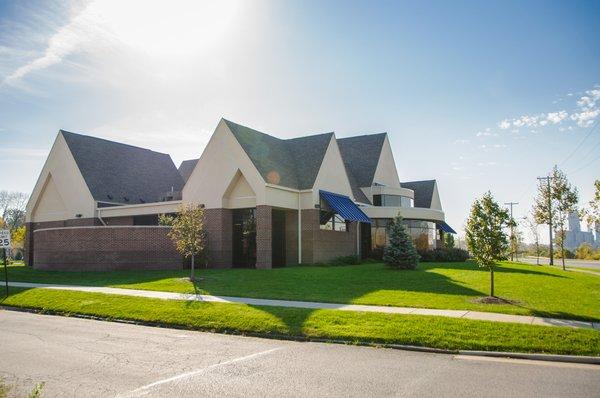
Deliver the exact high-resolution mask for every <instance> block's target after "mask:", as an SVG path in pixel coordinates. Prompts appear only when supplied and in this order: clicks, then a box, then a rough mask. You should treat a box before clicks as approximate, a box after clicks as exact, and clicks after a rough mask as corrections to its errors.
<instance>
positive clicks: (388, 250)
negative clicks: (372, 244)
mask: <svg viewBox="0 0 600 398" xmlns="http://www.w3.org/2000/svg"><path fill="white" fill-rule="evenodd" d="M383 261H385V263H386V264H387V265H389V266H391V267H394V268H398V269H415V268H417V265H418V264H419V254H418V253H417V250H416V249H415V245H414V244H413V242H412V239H411V238H410V235H409V234H408V232H406V227H404V220H403V218H402V216H401V215H400V214H398V215H397V216H396V218H395V219H394V221H393V222H392V225H391V227H390V243H389V245H387V246H386V247H385V249H384V251H383Z"/></svg>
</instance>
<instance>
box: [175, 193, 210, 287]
mask: <svg viewBox="0 0 600 398" xmlns="http://www.w3.org/2000/svg"><path fill="white" fill-rule="evenodd" d="M169 237H170V238H171V239H172V240H173V242H174V243H175V246H176V247H177V250H178V251H179V253H181V255H182V256H184V257H191V259H192V267H191V272H190V280H191V281H192V282H193V281H194V280H195V275H194V259H195V256H196V255H199V254H204V249H205V233H204V208H203V207H200V206H197V205H183V206H181V207H180V209H179V215H178V216H177V217H175V219H174V220H173V224H172V227H171V231H170V232H169Z"/></svg>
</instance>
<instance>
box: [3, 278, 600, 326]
mask: <svg viewBox="0 0 600 398" xmlns="http://www.w3.org/2000/svg"><path fill="white" fill-rule="evenodd" d="M9 286H13V287H24V288H41V289H53V290H70V291H77V292H88V293H103V294H115V295H121V296H132V297H146V298H157V299H163V300H183V301H202V302H209V303H229V304H232V303H237V304H249V305H259V306H261V305H262V306H271V307H292V308H308V309H327V310H340V311H355V312H379V313H387V314H405V315H406V314H410V315H431V316H444V317H449V318H464V319H474V320H483V321H492V322H508V323H522V324H528V325H540V326H566V327H571V328H576V329H580V328H587V329H595V330H600V322H584V321H575V320H568V319H556V318H542V317H537V316H525V315H509V314H498V313H495V312H478V311H467V310H442V309H431V308H411V307H388V306H381V305H360V304H335V303H319V302H310V301H288V300H269V299H255V298H247V297H228V296H210V295H205V294H185V293H172V292H159V291H152V290H134V289H119V288H114V287H101V286H76V285H51V284H43V283H27V282H9Z"/></svg>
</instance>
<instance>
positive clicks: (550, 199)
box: [537, 176, 554, 265]
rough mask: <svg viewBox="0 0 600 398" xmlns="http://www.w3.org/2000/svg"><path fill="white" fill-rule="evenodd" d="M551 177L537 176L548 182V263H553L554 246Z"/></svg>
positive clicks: (540, 179)
mask: <svg viewBox="0 0 600 398" xmlns="http://www.w3.org/2000/svg"><path fill="white" fill-rule="evenodd" d="M552 178H553V177H552V176H546V177H538V178H537V179H538V180H539V181H542V180H544V181H546V183H547V184H548V185H547V187H548V234H549V236H550V244H549V245H548V247H549V249H550V265H554V248H553V247H552V191H551V188H550V180H551V179H552Z"/></svg>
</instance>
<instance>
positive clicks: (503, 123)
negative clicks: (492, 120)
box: [498, 119, 510, 130]
mask: <svg viewBox="0 0 600 398" xmlns="http://www.w3.org/2000/svg"><path fill="white" fill-rule="evenodd" d="M498 127H500V128H501V129H502V130H506V129H509V128H510V121H509V120H508V119H504V120H503V121H501V122H500V123H498Z"/></svg>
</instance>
